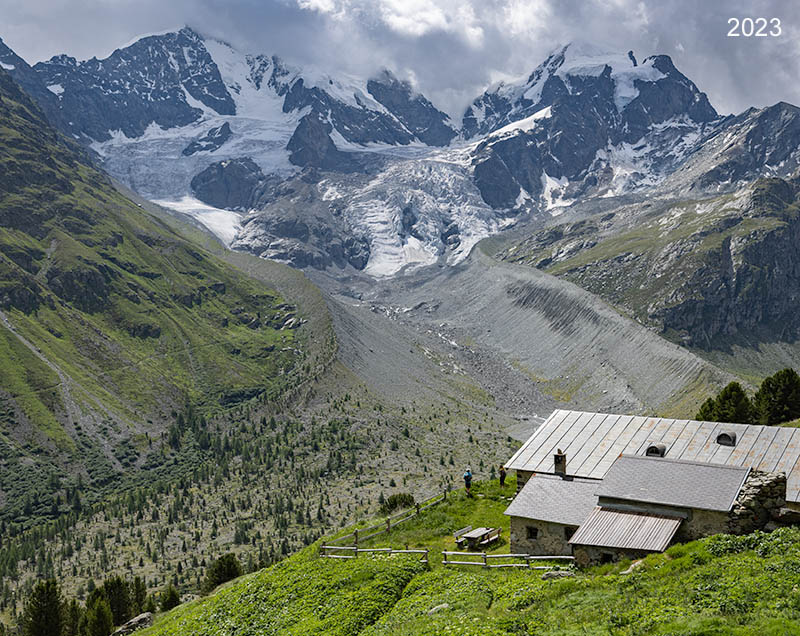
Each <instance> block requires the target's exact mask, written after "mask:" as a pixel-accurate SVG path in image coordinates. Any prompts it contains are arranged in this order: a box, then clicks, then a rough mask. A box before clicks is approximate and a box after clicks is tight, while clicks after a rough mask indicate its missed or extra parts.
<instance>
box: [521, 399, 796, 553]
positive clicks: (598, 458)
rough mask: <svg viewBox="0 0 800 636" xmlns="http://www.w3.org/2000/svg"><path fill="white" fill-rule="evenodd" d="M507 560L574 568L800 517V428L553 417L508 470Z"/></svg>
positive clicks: (568, 415)
mask: <svg viewBox="0 0 800 636" xmlns="http://www.w3.org/2000/svg"><path fill="white" fill-rule="evenodd" d="M506 468H507V469H508V470H515V471H516V475H517V494H516V496H515V498H514V500H513V501H512V502H511V504H510V505H509V507H508V509H507V510H506V514H507V515H509V516H510V517H511V533H510V541H511V550H512V551H513V552H524V553H527V554H537V555H547V554H553V555H563V554H574V555H575V557H576V560H577V561H578V562H579V563H590V562H597V561H608V560H613V559H617V558H622V557H639V556H643V555H645V554H648V553H650V552H659V551H663V550H664V549H666V548H667V547H668V546H669V545H670V544H671V543H674V542H683V541H691V540H694V539H698V538H701V537H704V536H708V535H711V534H717V533H720V532H728V533H733V534H744V533H748V532H752V531H753V530H756V529H770V528H774V527H777V526H778V525H780V524H785V523H789V522H792V521H795V520H797V519H800V429H796V428H783V427H776V426H755V425H747V424H722V423H718V422H697V421H693V420H677V419H669V418H658V417H640V416H632V415H615V414H608V413H586V412H582V411H565V410H557V411H554V412H553V413H552V415H550V417H549V418H548V419H547V420H546V421H545V422H544V423H543V424H542V425H541V426H540V427H539V428H538V429H537V430H536V431H535V432H534V433H533V435H531V437H530V438H529V439H528V440H527V441H526V442H525V443H524V444H523V445H522V447H521V448H520V449H519V450H518V451H517V452H516V453H515V454H514V456H513V457H512V458H511V459H510V460H509V461H508V462H507V463H506Z"/></svg>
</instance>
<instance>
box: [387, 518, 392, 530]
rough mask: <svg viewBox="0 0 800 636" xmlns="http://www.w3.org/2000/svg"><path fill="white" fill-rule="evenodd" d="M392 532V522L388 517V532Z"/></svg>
mask: <svg viewBox="0 0 800 636" xmlns="http://www.w3.org/2000/svg"><path fill="white" fill-rule="evenodd" d="M391 530H392V520H391V519H390V518H389V517H386V532H391Z"/></svg>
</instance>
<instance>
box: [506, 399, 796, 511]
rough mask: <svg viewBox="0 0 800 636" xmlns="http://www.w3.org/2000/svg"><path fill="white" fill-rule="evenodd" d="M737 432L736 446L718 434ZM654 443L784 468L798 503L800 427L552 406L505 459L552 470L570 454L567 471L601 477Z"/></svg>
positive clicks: (671, 453) (708, 458)
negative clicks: (560, 456)
mask: <svg viewBox="0 0 800 636" xmlns="http://www.w3.org/2000/svg"><path fill="white" fill-rule="evenodd" d="M721 432H732V433H736V446H733V447H731V446H721V445H720V444H717V434H718V433H721ZM653 443H663V444H665V445H666V447H667V453H666V457H667V458H670V459H680V460H687V461H698V462H706V463H711V464H719V465H727V466H746V467H750V468H754V469H758V470H766V471H776V470H779V471H783V472H785V473H786V481H787V484H786V499H787V501H792V502H800V429H796V428H781V427H773V426H757V425H752V424H720V423H717V422H696V421H693V420H674V419H669V418H658V417H638V416H631V415H614V414H608V413H584V412H581V411H563V410H558V411H554V412H553V413H552V414H551V415H550V417H549V418H547V420H546V421H545V422H544V423H543V424H542V425H541V426H540V427H539V428H538V429H536V431H535V432H534V433H533V435H531V437H530V438H529V439H528V441H526V442H525V443H524V444H523V445H522V447H521V448H520V449H519V450H518V451H517V452H516V453H515V454H514V456H513V457H512V458H511V459H510V460H509V462H508V463H507V464H506V467H507V468H509V469H516V470H528V471H534V472H537V473H553V454H554V453H555V452H556V450H557V449H558V448H561V450H563V451H564V452H566V454H567V473H568V474H570V475H575V476H577V477H588V478H592V479H603V478H604V477H605V474H606V472H607V471H608V469H609V468H610V467H611V465H612V464H613V463H614V461H615V460H616V458H617V457H619V455H621V454H623V453H624V454H625V455H644V454H645V452H646V450H647V447H648V446H649V445H650V444H653Z"/></svg>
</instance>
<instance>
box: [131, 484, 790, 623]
mask: <svg viewBox="0 0 800 636" xmlns="http://www.w3.org/2000/svg"><path fill="white" fill-rule="evenodd" d="M507 487H508V486H507ZM481 488H483V490H485V492H481V491H480V489H479V492H481V494H485V495H486V496H487V498H489V499H491V498H492V496H493V495H492V494H491V493H492V492H495V491H496V488H497V486H496V482H495V483H494V485H487V484H482V485H481ZM487 488H488V490H487ZM481 501H482V500H481V499H471V500H467V499H466V498H465V497H464V496H463V495H460V494H459V495H454V496H453V497H452V499H451V501H450V502H449V503H448V504H447V505H446V506H445V507H444V508H438V507H434V508H432V509H431V511H430V512H428V513H423V516H422V517H420V518H419V520H418V522H414V523H413V524H411V525H409V526H407V527H406V529H400V528H399V527H398V530H396V531H395V532H396V534H394V536H393V537H391V538H388V539H385V540H383V542H384V543H386V544H387V545H394V546H395V547H400V546H402V545H403V542H404V541H406V540H410V541H411V542H412V543H413V542H414V539H415V538H416V539H422V538H423V537H425V538H427V540H429V542H430V543H431V544H434V545H435V544H437V543H438V545H445V544H447V543H448V542H449V541H450V539H448V537H450V536H451V535H450V532H449V531H450V530H451V526H453V527H456V526H458V527H460V526H459V524H463V523H466V522H468V521H473V520H474V519H476V518H478V517H479V516H480V507H481V505H482V504H481ZM495 507H496V506H495V505H494V504H492V503H490V504H489V506H488V508H487V509H486V510H485V512H486V513H487V514H488V515H490V516H493V515H494V514H495V512H493V510H494V509H495ZM436 523H441V524H442V525H440V527H439V533H438V537H434V536H433V535H431V534H428V532H429V531H430V532H432V528H433V526H435V525H436ZM414 524H416V525H414ZM426 528H427V530H426ZM379 542H380V541H379ZM437 547H438V546H437ZM448 549H453V548H452V547H450V548H448ZM506 549H507V548H506ZM431 557H432V565H431V567H428V566H425V565H424V564H422V563H420V562H419V561H418V560H417V558H416V557H405V556H400V555H395V556H391V557H386V556H376V557H369V556H361V557H359V558H358V559H355V560H334V559H324V558H319V557H318V556H317V547H316V546H312V547H310V548H307V549H305V550H303V551H301V552H299V553H298V554H296V555H294V556H292V557H290V558H289V559H286V560H285V561H283V562H282V563H279V564H277V565H275V566H273V567H271V568H267V569H265V570H261V571H260V572H257V573H255V574H251V575H247V576H245V577H242V578H240V579H237V580H236V581H234V582H232V583H229V584H227V585H225V586H223V587H221V588H220V589H218V590H217V591H216V592H215V593H213V594H212V595H210V596H208V597H205V598H202V599H199V600H196V601H192V602H189V603H186V604H184V605H181V606H179V607H178V608H176V609H175V610H173V611H171V612H169V613H166V614H163V615H161V616H159V617H158V618H157V620H156V624H155V625H154V626H153V627H152V628H150V629H148V630H145V631H143V632H142V636H173V635H178V634H193V635H194V636H212V635H213V636H226V635H233V634H236V635H237V636H241V635H251V634H252V635H255V634H259V635H262V634H296V635H298V636H299V635H301V634H302V635H307V634H320V635H321V634H326V635H328V634H333V635H340V636H378V635H384V634H385V635H392V636H418V635H419V636H421V635H425V636H429V635H441V636H445V635H447V636H472V635H475V636H486V635H501V634H502V635H508V636H512V635H522V634H553V635H554V634H606V633H609V634H800V591H798V590H800V530H798V529H795V528H791V529H789V528H783V529H779V530H777V531H775V532H773V533H771V534H766V533H756V534H753V535H748V536H745V537H732V536H728V535H718V536H715V537H711V538H708V539H704V540H701V541H696V542H693V543H690V544H686V545H676V546H673V547H671V548H670V549H669V550H668V551H667V552H666V553H665V554H656V555H652V556H650V557H648V558H647V559H645V560H644V561H643V562H641V563H640V564H639V565H637V566H636V567H635V568H633V569H632V571H630V572H628V573H626V571H627V570H628V567H629V566H630V563H627V562H625V563H619V564H614V565H607V566H602V567H599V568H594V569H592V570H588V571H585V572H576V574H575V576H571V577H566V578H562V579H555V580H542V578H541V576H540V575H541V572H539V571H535V570H530V571H529V570H513V571H509V570H507V569H506V570H488V571H487V570H484V569H482V568H469V569H467V567H465V566H456V567H452V566H451V567H448V568H444V567H442V566H441V565H437V564H436V563H435V561H436V560H437V554H436V553H435V552H434V553H432V555H431ZM459 568H460V569H459Z"/></svg>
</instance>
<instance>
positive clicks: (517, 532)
mask: <svg viewBox="0 0 800 636" xmlns="http://www.w3.org/2000/svg"><path fill="white" fill-rule="evenodd" d="M510 525H511V530H510V538H509V541H510V544H511V552H513V553H520V554H534V555H537V556H543V555H548V554H549V555H565V554H572V546H570V544H569V539H568V538H567V534H566V532H567V531H569V536H572V533H573V532H574V531H575V530H577V527H576V526H566V525H563V524H560V523H551V522H549V521H537V520H534V519H523V518H522V517H511V524H510ZM528 527H531V528H536V529H537V530H538V531H539V535H538V536H537V538H536V539H528V530H527V529H528Z"/></svg>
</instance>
